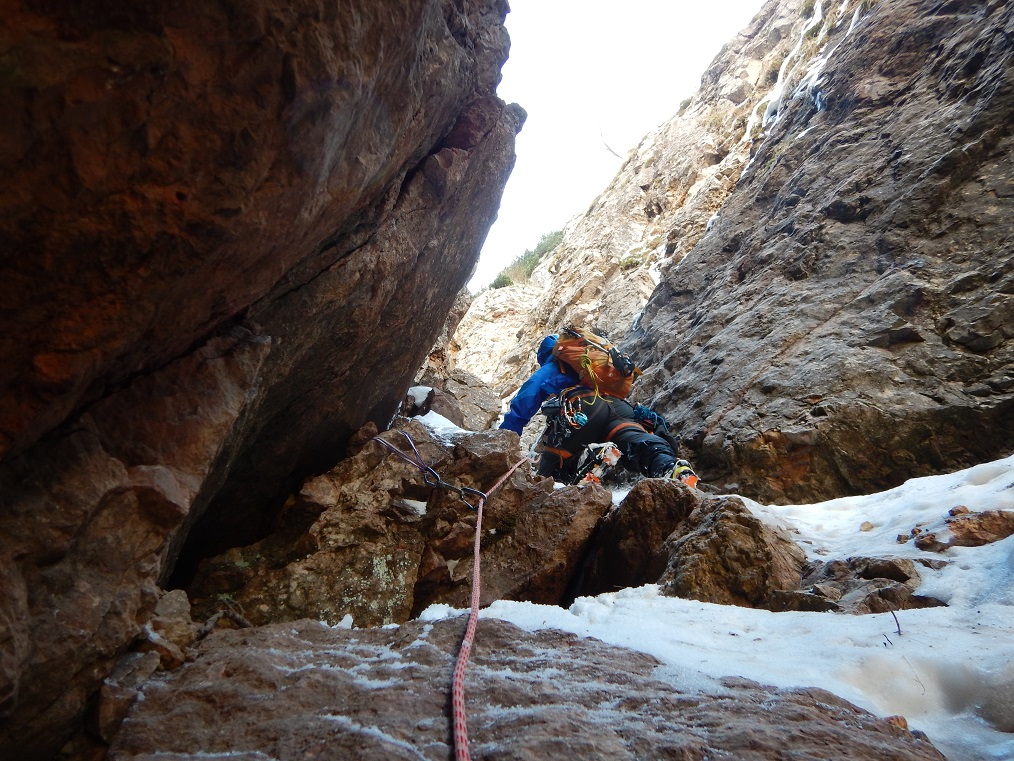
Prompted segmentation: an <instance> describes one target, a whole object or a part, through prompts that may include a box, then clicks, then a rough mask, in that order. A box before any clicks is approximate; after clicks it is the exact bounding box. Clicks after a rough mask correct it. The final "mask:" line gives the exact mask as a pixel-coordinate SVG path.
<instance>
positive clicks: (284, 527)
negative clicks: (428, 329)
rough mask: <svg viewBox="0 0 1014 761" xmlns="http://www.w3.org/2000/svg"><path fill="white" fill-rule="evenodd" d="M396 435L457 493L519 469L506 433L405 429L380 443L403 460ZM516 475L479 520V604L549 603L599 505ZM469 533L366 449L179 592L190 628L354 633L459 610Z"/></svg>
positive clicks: (599, 492) (592, 492) (464, 522)
mask: <svg viewBox="0 0 1014 761" xmlns="http://www.w3.org/2000/svg"><path fill="white" fill-rule="evenodd" d="M406 433H407V434H409V435H410V436H411V439H412V441H413V442H414V446H415V447H416V448H417V451H418V453H419V455H420V456H421V457H422V459H423V461H425V462H426V463H428V464H429V466H430V467H432V468H433V469H434V470H435V471H436V472H437V473H438V474H439V476H440V478H441V479H443V480H444V481H445V482H447V483H449V484H452V485H454V486H458V487H467V488H471V489H479V490H488V489H491V488H492V486H493V485H494V484H495V483H496V482H497V480H498V479H499V478H500V477H501V476H502V475H503V474H505V473H507V472H508V471H509V470H510V468H511V466H513V465H514V464H515V463H516V462H517V461H518V458H519V454H518V453H517V452H516V449H517V437H516V435H515V434H513V433H512V432H510V431H500V430H495V431H486V432H483V433H476V434H466V435H460V436H455V438H454V441H453V444H447V443H442V442H440V441H438V440H436V439H435V438H434V437H433V435H432V434H431V433H429V432H428V431H427V429H426V428H424V427H423V426H422V425H420V424H419V423H416V422H414V421H409V422H408V423H407V424H406V425H405V426H404V428H401V427H400V426H399V428H398V429H396V430H392V431H388V432H387V433H384V434H382V438H383V439H384V440H385V441H388V442H389V443H390V444H391V445H393V446H395V447H398V448H399V449H401V450H404V451H405V452H407V453H409V454H411V446H410V444H409V443H408V440H407V439H406V438H405V436H404V434H406ZM527 471H528V468H527V466H522V469H521V470H518V471H515V473H514V475H512V476H511V477H510V478H509V479H508V481H506V482H505V483H504V484H503V485H502V486H500V487H499V488H498V489H497V490H496V492H494V493H492V494H491V495H490V500H489V503H488V504H487V506H486V509H485V510H484V515H485V518H484V520H483V524H482V539H481V541H482V570H483V582H482V601H483V604H489V603H490V602H492V601H494V600H503V599H508V600H528V601H532V602H539V603H545V604H550V605H552V604H558V603H560V601H561V600H562V599H563V596H564V593H565V592H566V591H567V589H568V586H569V584H570V582H571V579H572V578H573V577H574V575H575V572H576V570H577V565H578V562H579V561H580V558H581V557H582V556H583V552H584V549H585V547H586V545H587V544H588V541H589V539H590V537H591V535H592V531H593V529H594V528H595V525H596V523H597V522H598V520H599V518H600V517H601V516H602V514H603V513H604V512H605V511H606V510H607V509H608V508H609V506H610V505H611V500H610V495H609V493H608V492H607V491H605V490H604V489H602V488H600V487H568V488H566V489H560V490H558V491H555V492H554V491H553V490H552V482H551V481H547V480H546V479H539V480H538V482H533V481H532V479H531V477H530V476H529V475H528V473H527ZM545 489H548V491H546V490H545ZM466 496H467V495H466ZM469 498H470V499H471V502H472V503H475V502H476V499H475V497H474V496H470V497H469ZM475 525H476V513H475V511H474V510H473V509H472V508H471V507H470V506H469V505H468V504H466V503H465V502H464V501H463V500H462V499H461V497H460V496H459V495H458V494H455V493H454V492H451V491H447V490H442V489H438V488H433V487H431V486H427V485H426V484H425V482H424V480H423V473H422V472H421V471H420V470H419V468H418V467H416V466H415V465H413V464H411V463H409V462H406V461H405V460H404V459H401V458H399V457H398V456H396V455H394V454H393V453H391V452H390V451H388V450H387V449H385V448H384V447H383V446H381V445H380V444H379V443H377V442H375V441H371V442H369V443H368V444H366V445H365V446H364V447H363V449H362V450H361V451H360V452H359V453H358V454H357V455H355V456H354V457H351V458H349V459H347V460H344V461H343V462H341V463H340V464H339V465H338V466H337V467H336V468H335V469H334V470H332V471H331V472H329V473H327V474H325V475H322V476H319V477H317V478H315V479H312V480H310V481H309V482H307V484H306V485H305V486H304V487H303V489H302V490H301V491H300V493H299V494H298V495H297V496H296V497H295V498H294V499H291V500H290V501H289V502H288V503H287V504H286V508H285V510H284V511H283V513H282V515H281V516H280V519H279V524H278V525H277V526H276V530H275V533H273V534H272V535H271V536H270V537H268V538H267V539H265V540H263V541H262V542H259V543H257V544H254V545H251V546H249V547H237V548H234V549H231V550H229V551H228V552H226V553H225V554H224V555H221V556H218V557H215V558H211V559H209V560H206V561H204V563H203V564H202V565H201V568H200V570H199V573H198V576H197V578H196V580H195V582H194V584H193V585H192V586H191V587H190V590H189V591H190V595H191V597H192V598H193V599H194V601H195V610H196V613H197V615H198V617H199V618H202V619H203V618H208V617H210V616H211V615H213V614H214V613H215V611H216V610H218V609H219V608H221V607H223V606H224V605H225V604H228V605H229V606H231V607H233V608H236V609H239V610H241V611H242V612H243V614H244V615H245V616H246V617H247V618H248V619H249V620H250V621H252V622H253V623H255V624H263V623H268V622H273V621H287V620H295V619H299V618H314V619H320V620H323V621H328V622H330V623H332V624H337V623H339V622H341V621H342V620H343V619H344V618H345V617H346V616H351V619H352V621H354V623H355V624H356V625H357V626H379V625H383V624H389V623H401V622H404V621H407V620H408V619H409V617H410V616H412V615H417V614H418V613H419V612H420V611H421V610H422V609H424V608H426V607H427V606H429V605H431V604H432V603H435V602H442V603H449V604H451V605H454V606H457V607H468V605H469V602H470V599H471V581H472V569H473V561H472V558H473V542H474V536H475Z"/></svg>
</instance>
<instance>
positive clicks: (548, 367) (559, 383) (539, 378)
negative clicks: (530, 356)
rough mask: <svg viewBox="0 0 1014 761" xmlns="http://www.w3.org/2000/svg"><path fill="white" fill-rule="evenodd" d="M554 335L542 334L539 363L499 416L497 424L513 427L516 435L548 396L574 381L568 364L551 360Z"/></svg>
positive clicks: (508, 428)
mask: <svg viewBox="0 0 1014 761" xmlns="http://www.w3.org/2000/svg"><path fill="white" fill-rule="evenodd" d="M556 338H557V337H556V336H546V337H545V338H543V339H542V343H541V344H539V351H538V354H537V356H538V358H539V364H540V365H542V366H541V367H540V368H539V369H538V370H536V371H535V372H534V373H533V374H532V376H531V377H530V378H529V379H528V380H526V381H525V382H524V383H523V384H522V386H521V388H519V389H518V392H517V393H516V394H515V395H514V398H513V399H511V407H510V410H509V411H508V412H507V414H506V415H504V416H503V422H502V423H500V427H501V428H506V429H507V430H508V431H514V432H515V433H517V434H518V435H520V434H521V431H522V430H524V427H525V425H526V424H527V423H528V421H529V420H531V419H532V418H533V417H534V416H535V413H537V412H538V411H539V409H541V407H542V403H543V402H544V401H546V400H547V399H548V398H549V397H551V396H553V395H555V394H558V393H560V392H561V391H563V390H564V389H565V388H570V387H571V386H576V385H578V383H579V381H578V376H577V373H576V372H574V371H573V370H572V369H571V368H570V367H568V366H567V365H564V364H563V363H562V362H555V361H553V347H554V346H556Z"/></svg>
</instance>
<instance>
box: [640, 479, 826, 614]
mask: <svg viewBox="0 0 1014 761" xmlns="http://www.w3.org/2000/svg"><path fill="white" fill-rule="evenodd" d="M664 550H665V552H666V554H667V555H668V558H669V563H668V565H667V566H666V569H665V572H664V573H663V574H662V577H661V578H660V579H659V582H658V583H659V586H660V587H661V591H662V593H663V594H668V595H673V596H675V597H688V598H690V599H693V600H701V601H703V602H714V603H721V604H723V605H743V606H746V607H759V608H763V607H768V606H769V605H770V601H771V598H772V595H773V594H774V593H775V592H776V591H779V590H784V589H798V588H799V584H800V579H801V577H802V573H803V566H804V564H805V563H806V555H805V553H804V552H803V551H802V550H801V549H800V548H799V547H798V546H797V545H796V544H795V542H793V541H792V540H791V539H790V538H789V537H788V536H787V535H786V534H785V532H784V531H782V530H781V529H776V528H772V527H770V526H767V525H765V524H764V523H762V522H761V521H760V520H759V519H757V518H756V517H754V516H753V515H752V514H751V513H750V511H749V510H748V509H747V508H746V506H745V505H744V504H743V502H742V500H740V499H739V498H737V497H722V498H716V497H709V498H707V499H705V500H704V501H703V502H702V504H701V505H700V507H698V508H697V509H696V510H695V511H694V512H693V513H691V515H690V516H689V518H688V519H687V521H686V522H685V523H683V524H680V525H679V527H678V528H677V530H676V531H674V532H673V533H672V534H671V535H670V536H669V538H668V539H667V540H666V542H665V546H664Z"/></svg>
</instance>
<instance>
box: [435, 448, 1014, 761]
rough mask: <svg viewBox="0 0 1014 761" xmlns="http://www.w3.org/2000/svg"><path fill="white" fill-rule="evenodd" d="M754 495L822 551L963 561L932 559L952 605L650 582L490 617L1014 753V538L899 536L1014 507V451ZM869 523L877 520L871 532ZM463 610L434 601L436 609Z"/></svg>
mask: <svg viewBox="0 0 1014 761" xmlns="http://www.w3.org/2000/svg"><path fill="white" fill-rule="evenodd" d="M747 504H748V505H749V506H750V508H751V509H752V510H753V511H754V512H755V513H756V514H758V515H759V516H761V517H762V518H763V519H764V520H766V521H769V522H771V523H774V524H777V525H781V526H784V527H788V528H789V529H790V530H791V531H793V533H794V538H795V539H796V541H797V542H799V543H800V544H801V546H802V547H804V548H805V549H806V550H807V552H808V554H809V555H810V557H812V558H822V559H825V560H829V559H832V558H846V557H849V556H854V555H864V556H874V557H877V556H880V557H887V556H901V557H916V556H922V557H932V558H938V559H943V560H947V561H949V564H948V565H947V566H946V567H945V568H943V569H941V570H938V571H932V570H930V569H928V568H923V567H921V566H920V567H919V572H920V574H921V575H922V578H923V583H922V586H921V587H920V588H919V593H920V594H925V595H932V596H933V597H937V598H939V599H941V600H944V601H945V602H946V603H947V607H939V608H926V609H922V610H905V611H900V612H899V613H898V614H897V624H896V622H895V619H894V618H893V617H892V615H891V614H890V613H885V614H877V615H865V616H853V615H845V614H835V613H771V612H769V611H765V610H752V609H748V608H739V607H732V606H724V605H713V604H710V603H700V602H693V601H690V600H682V599H678V598H672V597H663V596H661V595H659V593H658V587H657V586H654V585H648V586H644V587H640V588H637V589H626V590H623V591H620V592H615V593H610V594H604V595H600V596H598V597H583V598H579V599H578V600H577V601H576V602H575V603H574V604H573V605H572V606H571V607H570V609H569V610H565V609H563V608H559V607H553V606H546V605H532V604H528V603H517V602H507V601H500V602H496V603H494V604H493V605H491V606H490V607H489V608H487V609H486V610H484V611H483V612H482V615H483V616H484V617H487V618H500V619H504V620H506V621H510V622H512V623H514V624H516V625H517V626H520V627H522V628H524V629H528V630H532V631H534V630H537V629H540V628H547V627H548V628H556V629H563V630H566V631H570V632H574V633H575V634H579V635H583V636H588V637H595V638H597V639H600V640H603V641H605V642H608V643H611V644H615V645H620V646H623V647H628V648H632V649H635V650H640V651H642V652H646V653H650V654H651V655H653V656H655V657H656V658H658V659H659V660H661V661H662V662H663V663H664V664H666V665H665V666H664V667H662V668H661V669H660V672H659V676H660V677H662V678H670V679H672V680H673V681H674V683H676V682H678V683H679V684H680V686H681V687H682V688H683V689H686V687H687V684H688V683H689V684H691V685H693V684H699V685H700V687H701V688H702V689H703V688H705V687H706V686H708V685H709V684H710V682H711V680H712V679H713V678H715V677H722V676H744V677H748V678H750V679H754V680H756V681H758V682H761V683H763V684H769V685H774V686H777V687H810V686H817V687H822V688H824V689H827V690H830V691H831V692H834V693H836V694H837V695H840V696H841V697H843V698H845V699H847V700H849V701H851V702H853V703H855V704H856V705H858V706H861V707H862V708H865V709H867V710H869V711H872V712H873V713H875V714H877V715H880V716H890V715H894V714H901V715H903V716H905V717H906V718H907V719H908V722H909V726H910V728H912V729H918V730H922V731H923V732H925V733H926V734H927V735H928V736H929V738H930V739H931V740H932V741H933V743H934V744H935V745H936V746H937V748H939V749H940V750H941V752H943V753H944V754H946V755H947V757H948V759H950V760H951V761H964V760H965V759H968V760H970V761H982V760H985V759H990V761H997V760H998V759H1008V760H1009V759H1014V536H1012V537H1009V538H1008V539H1006V540H1004V541H1001V542H996V543H994V544H991V545H987V546H983V547H952V548H950V549H948V550H947V551H946V552H944V553H942V554H941V553H930V552H921V551H920V550H917V549H916V548H915V547H914V546H913V544H912V542H908V543H906V544H898V543H897V539H896V538H897V536H898V534H907V533H908V532H909V531H910V530H911V528H912V527H913V526H915V525H916V524H917V523H921V522H937V521H939V520H940V519H941V518H942V517H944V516H945V515H946V514H947V511H948V510H949V509H950V508H952V507H955V506H957V505H965V506H966V507H968V508H970V509H971V510H972V511H981V510H989V509H1006V510H1014V457H1009V458H1007V459H1004V460H999V461H997V462H992V463H986V464H983V465H979V466H976V467H974V468H969V469H968V470H963V471H960V472H958V473H954V474H950V475H942V476H932V477H929V478H919V479H913V480H911V481H909V482H907V483H905V484H904V485H902V486H900V487H898V488H896V489H892V490H890V491H887V492H883V493H880V494H873V495H869V496H864V497H847V498H842V499H835V500H831V501H829V502H823V503H819V504H813V505H792V506H770V505H768V506H765V505H759V504H757V503H755V502H751V501H749V500H747ZM867 522H868V523H869V524H873V525H872V528H870V526H869V525H867V526H865V527H864V528H865V529H866V530H861V529H860V526H862V525H863V524H864V523H867ZM460 613H461V611H457V610H453V609H451V608H448V607H447V606H444V605H434V606H432V607H430V608H429V609H427V610H426V611H424V613H423V616H422V617H423V618H426V619H430V620H435V619H439V618H442V617H445V616H449V615H459V614H460ZM899 628H900V633H899Z"/></svg>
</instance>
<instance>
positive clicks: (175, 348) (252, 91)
mask: <svg viewBox="0 0 1014 761" xmlns="http://www.w3.org/2000/svg"><path fill="white" fill-rule="evenodd" d="M100 6H101V7H100ZM506 12H507V6H506V3H505V2H503V1H502V0H463V1H462V2H453V3H451V2H438V1H437V0H429V1H427V2H422V3H415V4H412V7H411V8H409V7H407V6H405V4H403V3H398V2H374V1H372V0H371V2H351V3H341V4H339V5H332V6H329V7H327V8H322V7H321V6H319V5H317V4H314V3H305V2H296V3H290V2H284V3H279V2H274V0H263V1H262V2H253V3H246V4H242V5H235V4H233V5H230V6H229V7H228V8H226V7H225V6H221V5H207V4H201V3H197V4H193V3H191V4H186V3H184V4H176V5H168V4H154V5H151V4H148V5H145V6H144V7H135V6H134V5H130V4H124V3H111V4H110V3H105V4H94V3H92V4H88V5H87V7H83V6H81V5H80V4H75V3H65V2H55V3H46V4H43V5H39V4H30V3H17V2H16V3H14V4H13V5H12V6H11V7H10V8H8V9H6V11H5V13H4V14H3V19H2V20H0V33H2V36H3V39H4V40H5V44H4V50H5V52H4V56H5V62H6V63H5V71H7V72H8V74H9V76H4V77H2V78H0V91H2V95H3V101H4V103H5V109H6V118H5V119H4V120H3V122H2V124H0V146H2V147H0V167H2V169H3V174H4V177H5V180H6V181H5V183H4V184H3V187H2V188H0V209H2V211H3V213H2V214H0V250H2V251H3V254H2V255H0V303H2V304H3V307H2V311H0V356H3V358H4V362H3V365H2V369H0V389H2V392H3V393H2V394H0V456H2V457H3V458H4V461H3V463H2V464H0V494H2V504H0V524H2V531H0V582H2V583H0V588H3V589H4V592H3V593H2V597H0V600H2V602H0V621H3V622H4V628H3V630H2V633H0V642H2V651H3V656H2V658H0V720H2V721H3V726H2V727H0V756H4V757H8V756H10V757H18V758H25V759H32V758H45V757H49V756H50V755H51V754H52V753H53V752H54V751H55V750H56V749H58V748H59V747H60V745H61V744H62V742H63V739H64V738H65V737H66V736H67V734H68V733H69V732H70V731H71V729H72V727H73V725H74V723H75V722H76V721H77V720H78V717H79V716H80V715H81V711H82V710H83V707H84V705H85V703H86V701H87V700H88V698H89V695H90V694H92V693H93V692H94V690H95V689H96V688H97V686H98V684H99V682H100V681H101V679H102V677H103V676H104V675H105V674H106V673H108V671H109V669H110V668H111V664H112V662H113V659H114V658H115V657H116V656H117V655H118V654H119V653H121V652H122V651H123V650H124V649H125V648H126V647H127V645H128V644H129V643H130V641H131V640H132V639H133V637H134V636H135V634H137V633H138V630H139V629H140V627H141V625H142V624H143V623H144V622H145V621H146V620H147V619H148V618H149V617H150V614H151V611H152V607H153V606H154V603H155V599H156V594H155V584H156V582H159V581H161V582H164V581H165V579H166V578H167V577H168V575H169V573H170V572H171V571H172V568H173V565H174V563H176V558H177V557H178V556H179V555H180V552H181V548H184V549H185V553H184V557H188V558H190V559H191V560H192V559H194V558H196V557H200V556H201V555H206V554H208V553H210V552H213V551H221V550H222V549H224V548H225V547H226V546H230V545H231V544H234V543H244V542H250V541H255V540H256V539H258V538H260V536H262V535H263V531H264V530H265V529H266V528H267V527H268V525H269V523H270V519H271V514H272V512H273V509H274V508H275V507H277V505H278V504H280V498H281V497H283V496H284V495H285V493H287V492H289V491H291V490H292V489H294V488H297V487H298V484H299V483H301V482H302V480H303V479H304V478H305V477H306V476H307V475H308V474H311V473H319V472H323V471H325V470H326V469H327V468H329V467H330V466H332V465H333V464H334V462H336V461H337V460H338V459H339V458H340V457H341V455H342V453H343V452H344V448H345V444H346V442H347V441H348V439H349V437H350V436H351V435H352V433H353V432H354V431H356V430H358V429H359V428H360V427H361V426H362V425H363V424H364V423H366V422H368V421H372V422H374V423H376V424H378V425H380V426H385V425H386V424H387V422H388V421H389V420H390V418H391V417H392V415H393V414H394V412H395V411H396V410H397V408H398V405H399V403H400V402H401V398H402V395H403V393H404V390H405V388H407V387H408V385H409V384H410V382H411V379H412V377H413V374H414V373H415V372H416V370H417V369H418V367H419V366H420V364H421V362H422V359H423V357H424V356H425V354H426V352H427V350H428V349H429V347H430V346H432V345H433V343H434V341H435V339H436V337H437V335H438V333H439V331H440V328H441V326H442V325H443V323H444V320H445V317H446V315H447V313H448V312H449V311H450V309H451V305H452V303H453V301H454V299H455V297H456V295H457V294H458V293H459V292H460V290H461V288H462V287H463V285H464V282H465V280H466V279H467V278H468V276H469V273H470V272H471V270H472V268H473V265H474V262H475V258H476V256H477V252H478V248H479V246H480V243H481V241H482V240H483V238H484V236H485V234H486V231H487V230H488V228H489V225H490V224H491V222H492V219H493V217H494V215H495V210H496V207H497V204H498V202H499V196H500V192H501V190H502V187H503V184H504V182H505V181H506V177H507V175H508V173H509V171H510V168H511V166H512V163H513V141H514V135H515V133H516V132H517V130H518V129H519V128H520V126H521V123H522V120H523V118H524V114H523V112H522V111H521V109H520V108H518V107H513V106H506V105H505V104H504V103H503V102H501V101H500V100H499V99H498V98H497V97H496V95H495V87H496V84H497V82H498V80H499V69H500V66H501V64H502V63H503V61H504V60H505V57H506V54H507V48H508V38H507V35H506V32H505V30H504V27H503V23H502V22H503V19H504V16H505V14H506ZM367 379H368V380H367ZM202 516H203V518H202ZM199 520H200V521H201V527H200V528H199V529H197V530H196V531H195V530H194V526H195V524H197V523H198V521H199Z"/></svg>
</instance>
